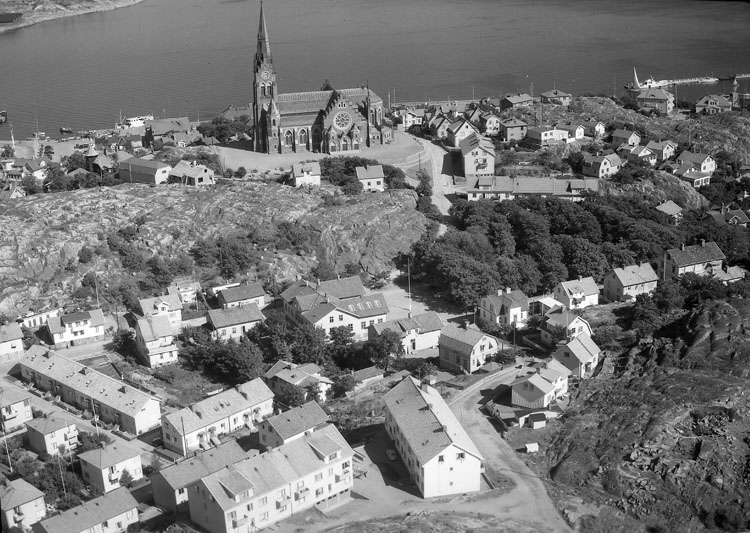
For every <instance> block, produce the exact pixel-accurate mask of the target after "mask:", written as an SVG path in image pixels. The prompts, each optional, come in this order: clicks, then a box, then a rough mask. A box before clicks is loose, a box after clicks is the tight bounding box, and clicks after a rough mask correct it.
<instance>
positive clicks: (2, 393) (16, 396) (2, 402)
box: [0, 385, 31, 407]
mask: <svg viewBox="0 0 750 533" xmlns="http://www.w3.org/2000/svg"><path fill="white" fill-rule="evenodd" d="M30 398H31V395H30V394H29V393H28V392H26V391H24V390H18V389H16V388H11V387H8V386H7V385H6V386H2V385H0V407H5V406H8V405H13V404H16V403H19V402H22V401H24V400H28V399H30Z"/></svg>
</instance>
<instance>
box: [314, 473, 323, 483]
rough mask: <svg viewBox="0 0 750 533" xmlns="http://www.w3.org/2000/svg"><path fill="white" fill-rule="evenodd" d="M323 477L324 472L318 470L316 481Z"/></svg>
mask: <svg viewBox="0 0 750 533" xmlns="http://www.w3.org/2000/svg"><path fill="white" fill-rule="evenodd" d="M322 479H323V472H318V473H317V474H315V481H320V480H322Z"/></svg>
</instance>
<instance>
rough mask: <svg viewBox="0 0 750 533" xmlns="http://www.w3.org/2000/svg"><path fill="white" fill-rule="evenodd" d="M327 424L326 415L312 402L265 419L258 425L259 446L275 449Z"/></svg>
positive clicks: (316, 403)
mask: <svg viewBox="0 0 750 533" xmlns="http://www.w3.org/2000/svg"><path fill="white" fill-rule="evenodd" d="M326 424H328V415H327V414H326V412H325V411H323V409H322V408H321V407H320V405H318V402H315V401H312V402H307V403H305V404H302V405H300V406H299V407H295V408H293V409H289V410H288V411H284V412H283V413H280V414H278V415H275V416H272V417H270V418H266V419H265V420H264V421H262V422H261V423H260V424H258V438H259V441H260V444H261V445H263V446H265V447H266V448H277V447H279V446H283V445H284V444H287V443H288V442H292V441H293V440H296V439H299V438H302V437H303V436H305V435H309V434H312V433H314V432H315V430H316V429H319V428H321V427H324V426H325V425H326Z"/></svg>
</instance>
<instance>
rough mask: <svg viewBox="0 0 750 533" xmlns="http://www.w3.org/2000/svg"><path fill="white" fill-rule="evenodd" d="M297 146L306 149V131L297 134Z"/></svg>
mask: <svg viewBox="0 0 750 533" xmlns="http://www.w3.org/2000/svg"><path fill="white" fill-rule="evenodd" d="M299 144H300V146H305V147H307V130H300V132H299Z"/></svg>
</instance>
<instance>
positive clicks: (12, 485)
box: [0, 478, 47, 531]
mask: <svg viewBox="0 0 750 533" xmlns="http://www.w3.org/2000/svg"><path fill="white" fill-rule="evenodd" d="M46 515H47V506H46V505H45V504H44V493H43V492H42V491H41V490H39V489H38V488H36V487H35V486H33V485H32V484H30V483H29V482H28V481H26V480H24V479H23V478H18V479H14V480H13V481H9V480H6V481H5V482H4V483H0V519H1V520H0V525H2V526H3V531H9V530H10V528H11V527H21V528H30V527H31V526H32V525H34V524H36V523H37V522H39V521H40V520H41V519H43V518H44V517H45V516H46Z"/></svg>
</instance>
